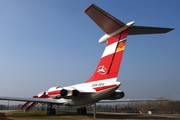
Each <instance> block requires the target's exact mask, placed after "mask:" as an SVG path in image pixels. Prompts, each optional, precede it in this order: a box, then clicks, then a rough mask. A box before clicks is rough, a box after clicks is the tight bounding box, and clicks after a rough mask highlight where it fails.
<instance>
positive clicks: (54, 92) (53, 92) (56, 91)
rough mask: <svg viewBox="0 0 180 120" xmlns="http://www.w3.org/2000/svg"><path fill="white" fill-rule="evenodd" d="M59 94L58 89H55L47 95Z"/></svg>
mask: <svg viewBox="0 0 180 120" xmlns="http://www.w3.org/2000/svg"><path fill="white" fill-rule="evenodd" d="M57 94H58V95H59V94H60V90H55V91H51V92H48V95H50V96H51V95H57Z"/></svg>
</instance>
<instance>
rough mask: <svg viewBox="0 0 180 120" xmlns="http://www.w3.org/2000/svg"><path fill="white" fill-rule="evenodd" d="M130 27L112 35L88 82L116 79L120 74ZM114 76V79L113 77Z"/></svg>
mask: <svg viewBox="0 0 180 120" xmlns="http://www.w3.org/2000/svg"><path fill="white" fill-rule="evenodd" d="M127 35H128V28H127V29H125V30H123V31H122V32H120V33H118V34H116V35H114V36H112V37H110V38H109V39H108V40H107V45H106V48H105V50H104V52H103V55H102V57H101V59H100V62H99V64H98V66H97V68H96V70H95V72H94V74H93V76H92V77H91V78H90V79H89V80H87V81H86V82H92V81H97V80H107V79H108V80H115V81H116V79H117V76H118V71H119V67H120V64H121V60H122V56H123V53H124V49H125V46H126V38H127ZM111 78H112V79H111Z"/></svg>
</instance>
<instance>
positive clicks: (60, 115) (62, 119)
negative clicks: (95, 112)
mask: <svg viewBox="0 0 180 120" xmlns="http://www.w3.org/2000/svg"><path fill="white" fill-rule="evenodd" d="M7 117H8V118H12V119H15V120H82V119H91V118H92V115H90V116H82V115H77V114H76V113H75V112H61V111H57V112H56V115H46V111H40V110H32V111H31V112H29V113H24V112H22V111H16V112H13V113H11V114H8V115H7Z"/></svg>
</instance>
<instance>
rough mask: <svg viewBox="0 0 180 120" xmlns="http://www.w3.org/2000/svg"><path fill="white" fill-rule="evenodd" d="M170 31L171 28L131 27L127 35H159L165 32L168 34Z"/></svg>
mask: <svg viewBox="0 0 180 120" xmlns="http://www.w3.org/2000/svg"><path fill="white" fill-rule="evenodd" d="M171 30H173V28H160V27H146V26H131V27H130V28H129V33H128V35H140V34H159V33H167V32H169V31H171Z"/></svg>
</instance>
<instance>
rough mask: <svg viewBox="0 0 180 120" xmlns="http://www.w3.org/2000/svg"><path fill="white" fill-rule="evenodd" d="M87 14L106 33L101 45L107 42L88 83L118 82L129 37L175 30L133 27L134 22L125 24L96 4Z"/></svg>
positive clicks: (86, 11)
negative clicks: (101, 81) (99, 81)
mask: <svg viewBox="0 0 180 120" xmlns="http://www.w3.org/2000/svg"><path fill="white" fill-rule="evenodd" d="M85 13H86V14H87V15H88V16H89V17H90V18H91V19H92V20H93V21H94V22H95V23H96V24H97V25H98V26H99V27H100V28H101V29H102V30H103V31H104V32H105V35H104V36H103V37H101V38H100V40H99V43H102V42H106V41H107V46H106V48H105V50H104V53H103V55H102V57H101V59H100V62H99V64H98V66H97V68H96V70H95V72H94V74H93V76H92V77H91V78H90V79H89V80H87V81H86V82H92V81H98V80H114V81H116V79H117V76H118V71H119V67H120V63H121V60H122V56H123V52H124V49H125V46H126V38H127V35H141V34H142V35H143V34H159V33H167V32H169V31H171V30H173V28H161V27H148V26H132V25H133V24H134V21H132V22H129V23H127V24H125V23H123V22H122V21H120V20H118V19H117V18H115V17H114V16H112V15H110V14H109V13H107V12H106V11H104V10H102V9H101V8H99V7H98V6H96V5H95V4H92V5H90V6H89V7H88V8H87V9H86V10H85Z"/></svg>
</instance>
